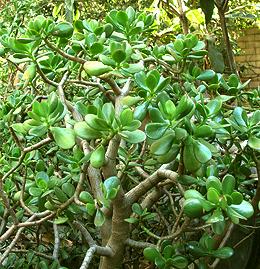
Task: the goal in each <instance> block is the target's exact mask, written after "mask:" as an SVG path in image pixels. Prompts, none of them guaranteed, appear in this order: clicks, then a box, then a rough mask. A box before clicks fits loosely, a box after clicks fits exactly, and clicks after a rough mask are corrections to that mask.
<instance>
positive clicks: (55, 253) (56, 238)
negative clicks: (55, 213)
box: [52, 223, 60, 260]
mask: <svg viewBox="0 0 260 269" xmlns="http://www.w3.org/2000/svg"><path fill="white" fill-rule="evenodd" d="M53 231H54V249H53V254H52V257H53V259H54V260H58V258H59V248H60V236H59V230H58V225H57V224H56V223H53Z"/></svg>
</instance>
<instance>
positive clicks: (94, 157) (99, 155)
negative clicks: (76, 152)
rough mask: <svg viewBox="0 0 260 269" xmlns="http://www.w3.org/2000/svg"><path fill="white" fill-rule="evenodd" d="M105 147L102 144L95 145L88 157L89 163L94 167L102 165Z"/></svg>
mask: <svg viewBox="0 0 260 269" xmlns="http://www.w3.org/2000/svg"><path fill="white" fill-rule="evenodd" d="M105 153H106V152H105V148H104V146H103V145H100V146H99V147H97V148H96V149H95V150H94V151H93V152H92V154H91V157H90V164H91V165H92V166H93V167H94V168H100V167H101V166H103V165H104V162H105Z"/></svg>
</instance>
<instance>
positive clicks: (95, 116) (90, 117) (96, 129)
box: [74, 103, 146, 168]
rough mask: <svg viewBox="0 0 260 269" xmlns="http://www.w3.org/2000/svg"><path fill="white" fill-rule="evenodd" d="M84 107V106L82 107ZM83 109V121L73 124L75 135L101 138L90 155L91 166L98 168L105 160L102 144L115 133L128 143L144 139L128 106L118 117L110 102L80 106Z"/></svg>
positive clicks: (85, 137)
mask: <svg viewBox="0 0 260 269" xmlns="http://www.w3.org/2000/svg"><path fill="white" fill-rule="evenodd" d="M83 107H84V108H83ZM81 109H82V110H83V109H85V110H84V111H85V112H84V113H86V116H85V121H82V122H77V123H75V125H74V130H75V133H76V135H78V136H79V137H81V138H83V139H86V140H88V141H90V140H93V139H94V140H95V139H102V141H103V142H101V143H100V144H99V145H98V146H97V147H96V148H95V150H94V151H93V152H92V154H91V157H90V163H91V164H92V166H93V167H96V168H100V167H101V166H103V164H104V162H105V147H104V145H105V144H106V143H107V142H106V141H109V140H110V139H112V138H113V137H114V136H115V135H119V136H120V137H121V138H122V139H124V140H125V141H127V142H129V143H133V144H135V143H140V142H142V141H144V140H145V138H146V136H145V133H144V132H142V131H141V130H139V129H138V128H139V127H140V126H141V122H140V121H138V120H135V119H134V114H133V111H132V110H131V109H130V108H126V109H124V110H123V111H122V112H121V113H120V115H119V117H117V116H116V115H115V108H114V106H113V104H111V103H105V104H103V105H101V106H93V105H90V106H84V105H82V106H81Z"/></svg>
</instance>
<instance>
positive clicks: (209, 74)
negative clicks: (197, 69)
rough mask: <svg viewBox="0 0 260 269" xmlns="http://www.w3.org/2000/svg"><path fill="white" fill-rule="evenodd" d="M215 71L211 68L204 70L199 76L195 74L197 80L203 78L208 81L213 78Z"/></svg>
mask: <svg viewBox="0 0 260 269" xmlns="http://www.w3.org/2000/svg"><path fill="white" fill-rule="evenodd" d="M215 75H216V73H215V72H214V71H213V70H206V71H203V72H202V73H201V74H200V75H199V76H197V78H196V79H197V80H204V81H209V80H211V79H212V78H214V77H215Z"/></svg>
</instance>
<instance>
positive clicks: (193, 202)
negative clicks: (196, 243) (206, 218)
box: [183, 198, 203, 218]
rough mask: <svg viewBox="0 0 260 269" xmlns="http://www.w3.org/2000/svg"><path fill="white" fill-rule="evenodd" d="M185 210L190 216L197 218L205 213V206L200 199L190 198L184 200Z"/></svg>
mask: <svg viewBox="0 0 260 269" xmlns="http://www.w3.org/2000/svg"><path fill="white" fill-rule="evenodd" d="M183 212H184V214H185V215H187V216H188V217H190V218H196V217H199V216H201V215H202V214H203V207H202V205H201V202H200V200H199V199H196V198H188V199H187V200H185V201H184V204H183Z"/></svg>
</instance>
